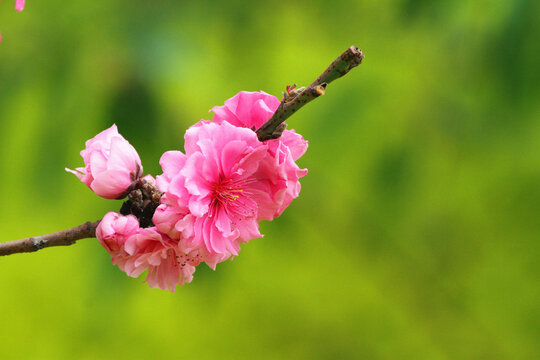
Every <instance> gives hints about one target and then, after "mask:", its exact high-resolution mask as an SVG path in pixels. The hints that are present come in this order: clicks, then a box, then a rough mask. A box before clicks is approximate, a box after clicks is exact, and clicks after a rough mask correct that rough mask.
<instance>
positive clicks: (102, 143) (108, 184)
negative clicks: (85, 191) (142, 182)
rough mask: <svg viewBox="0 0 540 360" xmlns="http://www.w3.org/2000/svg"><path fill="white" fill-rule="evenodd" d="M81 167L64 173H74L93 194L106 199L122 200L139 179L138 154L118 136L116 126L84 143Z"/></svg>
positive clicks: (140, 171)
mask: <svg viewBox="0 0 540 360" xmlns="http://www.w3.org/2000/svg"><path fill="white" fill-rule="evenodd" d="M81 156H82V158H83V160H84V164H85V167H80V168H76V169H75V170H71V169H67V168H66V171H68V172H71V173H73V174H75V175H76V176H77V177H78V178H79V179H80V180H81V181H82V182H83V183H85V184H86V185H87V186H88V187H89V188H90V189H92V191H94V192H95V193H96V194H97V195H99V196H101V197H103V198H106V199H122V198H124V197H126V196H127V194H128V193H129V191H130V190H131V187H133V186H134V184H135V183H136V182H137V180H139V178H140V177H141V176H142V170H143V168H142V164H141V159H140V158H139V154H137V151H136V150H135V148H133V146H131V144H130V143H129V142H128V141H127V140H126V139H124V137H123V136H122V135H120V134H119V133H118V129H117V127H116V125H113V126H111V127H110V128H109V129H107V130H104V131H102V132H101V133H99V134H97V135H96V136H95V137H94V138H92V139H90V140H88V141H87V142H86V148H85V149H84V150H82V151H81Z"/></svg>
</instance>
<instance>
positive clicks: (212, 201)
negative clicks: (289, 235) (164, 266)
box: [153, 121, 287, 267]
mask: <svg viewBox="0 0 540 360" xmlns="http://www.w3.org/2000/svg"><path fill="white" fill-rule="evenodd" d="M185 150H186V155H184V154H182V153H180V152H178V151H174V152H166V153H165V154H164V155H163V156H162V158H161V160H160V164H161V166H162V168H163V175H160V176H157V186H158V188H159V190H160V191H163V192H165V195H164V197H162V203H163V205H161V206H160V207H159V208H158V210H157V211H156V213H155V214H154V219H153V220H154V223H155V224H156V227H157V228H158V229H159V230H160V231H163V232H165V233H167V234H168V235H169V236H171V237H173V238H178V239H179V246H180V247H181V248H182V249H183V251H185V252H187V253H190V254H194V253H196V254H198V255H199V256H200V257H201V258H203V259H204V261H206V262H207V263H208V264H209V265H210V266H212V267H215V264H217V263H218V262H221V261H223V260H225V259H227V258H229V257H231V256H236V255H238V252H239V251H240V244H241V243H243V242H247V241H249V240H251V239H254V238H258V237H262V235H261V234H260V232H259V225H258V221H259V220H261V219H271V218H272V217H273V215H274V214H275V213H277V212H278V211H279V210H280V207H281V206H282V203H283V198H284V194H285V191H286V187H287V179H286V178H283V177H282V175H283V174H282V173H283V172H282V171H279V169H276V168H275V165H274V163H275V159H274V158H273V157H271V156H269V152H268V147H267V145H265V144H263V143H261V142H260V141H258V139H257V136H256V134H255V133H254V132H253V131H252V130H250V129H247V128H242V127H236V126H233V125H231V124H229V123H228V122H226V121H223V122H221V123H220V124H216V123H210V122H207V121H201V122H199V123H198V124H195V125H194V126H192V127H191V128H190V129H188V131H187V132H186V136H185Z"/></svg>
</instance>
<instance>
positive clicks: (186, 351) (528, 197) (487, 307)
mask: <svg viewBox="0 0 540 360" xmlns="http://www.w3.org/2000/svg"><path fill="white" fill-rule="evenodd" d="M12 3H13V1H11V0H10V1H2V2H1V3H0V31H1V32H2V36H3V41H2V42H1V43H0V175H1V185H0V199H2V206H1V207H0V229H1V232H0V240H1V241H8V240H12V239H17V238H22V237H26V236H30V235H38V234H43V233H48V232H53V231H57V230H61V229H65V228H68V227H72V226H76V225H79V224H81V223H83V222H85V221H87V220H92V221H93V220H97V219H99V218H100V217H101V216H103V214H105V213H106V212H107V211H110V210H116V209H119V207H120V205H121V203H120V202H119V201H110V200H104V199H101V198H99V197H97V196H95V195H94V194H92V192H91V191H90V190H89V189H88V188H86V187H85V186H84V185H83V184H82V183H80V182H79V181H78V180H77V179H76V178H75V177H74V176H73V175H70V174H68V173H66V172H65V171H64V167H72V168H73V167H76V166H79V165H80V164H82V160H81V158H80V156H79V151H80V150H81V149H82V148H83V146H84V142H85V141H86V140H87V139H89V138H91V137H93V136H94V135H95V134H97V133H98V132H100V131H101V130H103V129H105V128H107V127H109V126H110V125H111V124H112V123H116V124H117V125H118V126H119V129H120V131H121V133H122V134H123V135H124V136H125V137H126V138H127V139H128V140H129V141H130V142H131V143H132V144H133V145H134V146H135V147H136V149H137V150H138V152H139V154H140V156H141V158H142V160H143V165H144V168H145V172H146V173H151V174H154V175H156V174H159V173H160V168H159V164H158V160H159V158H160V155H161V154H162V153H163V152H164V151H166V150H171V149H182V148H183V134H184V131H185V130H186V129H187V128H188V127H189V126H190V125H191V124H193V123H194V122H196V121H198V120H199V119H201V118H206V119H209V118H210V114H209V113H208V110H209V109H210V108H211V107H212V106H214V105H220V104H223V102H224V100H226V99H227V98H229V97H231V96H233V95H234V94H236V93H237V92H238V91H241V90H253V91H255V90H264V91H266V92H269V93H272V94H275V95H277V96H279V94H281V91H283V90H284V88H285V85H288V84H292V83H298V84H300V85H304V84H309V83H311V81H312V80H313V79H314V78H315V77H316V76H318V75H319V74H320V73H321V72H322V71H323V70H324V69H325V68H326V67H327V65H328V64H329V63H330V62H331V61H332V60H333V59H334V58H335V57H336V56H337V55H338V54H340V53H341V52H342V51H344V50H345V49H346V48H347V47H348V46H350V45H352V44H355V45H357V46H359V47H360V48H361V49H363V50H364V52H365V54H366V58H365V60H364V63H363V64H362V65H361V66H360V67H358V68H356V69H355V70H353V71H352V72H351V73H350V74H348V75H347V76H346V77H345V78H343V79H340V80H338V81H336V82H335V83H333V84H332V85H331V86H329V88H328V89H327V93H326V95H325V96H324V97H323V98H320V99H318V100H317V101H314V102H313V103H311V104H310V105H309V106H307V107H305V108H304V109H302V110H301V111H300V112H299V113H297V114H296V115H295V116H294V117H293V118H291V119H290V121H289V124H290V125H289V126H290V127H292V128H295V129H296V130H297V131H298V132H300V133H301V134H303V135H304V136H305V138H306V139H308V140H309V141H310V147H309V150H308V153H307V154H306V155H305V156H304V157H303V158H302V159H301V160H300V161H299V163H300V165H301V166H303V167H307V168H308V169H309V171H310V172H309V175H308V176H307V177H305V178H304V179H303V181H302V186H303V189H302V193H301V196H300V197H299V198H298V199H297V200H296V201H294V202H293V204H292V205H291V206H290V207H289V208H288V209H287V211H286V212H285V213H284V214H283V216H281V217H280V218H278V219H276V220H275V221H273V222H264V223H262V224H261V227H262V231H263V232H264V234H265V238H263V239H258V240H254V241H252V242H250V243H249V244H246V245H245V246H243V249H242V252H241V254H240V256H239V257H238V258H236V259H234V261H231V262H226V263H223V264H220V265H219V266H218V270H217V271H215V272H214V271H212V270H210V269H208V268H207V267H204V266H200V267H199V269H198V270H197V272H196V274H195V280H194V281H193V283H191V284H189V285H187V286H184V287H180V288H178V289H177V292H176V293H169V292H166V291H161V290H157V289H153V290H152V289H149V288H148V286H147V285H146V284H143V283H142V281H143V279H144V277H141V278H139V279H132V278H129V277H127V276H125V274H123V273H122V272H121V271H119V270H118V269H117V268H116V267H113V266H112V265H111V264H110V260H109V257H108V255H107V253H106V252H105V250H104V249H102V248H101V247H100V245H99V244H98V242H97V241H96V240H95V239H89V240H82V241H80V242H79V243H77V244H76V245H74V246H71V247H65V248H52V249H46V250H44V251H41V252H38V253H34V254H25V255H13V256H9V257H5V258H1V259H0V272H1V277H0V339H1V343H2V345H1V346H0V358H1V359H19V358H21V359H149V358H153V359H161V358H190V359H191V358H192V359H239V358H257V359H277V358H294V359H296V358H298V359H441V360H442V359H490V360H491V359H513V360H515V359H527V360H529V359H538V358H539V356H540V348H539V345H538V339H539V338H540V307H539V300H540V286H539V285H540V284H539V275H540V272H539V267H538V260H539V244H538V241H539V239H540V226H539V219H540V186H539V185H540V145H539V144H540V100H539V99H540V92H539V90H540V41H539V39H540V31H539V19H540V16H539V15H540V2H538V1H534V0H516V1H502V0H501V1H441V2H432V1H412V0H387V1H380V0H371V1H341V0H333V1H313V0H312V1H305V2H296V1H289V2H281V1H265V2H257V1H249V2H248V1H234V0H231V1H227V2H204V1H200V2H198V1H142V0H130V1H128V0H114V1H60V0H50V1H32V0H30V1H28V2H27V7H26V9H25V10H24V11H23V12H22V13H17V12H15V10H14V9H13V4H12Z"/></svg>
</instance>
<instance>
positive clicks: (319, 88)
mask: <svg viewBox="0 0 540 360" xmlns="http://www.w3.org/2000/svg"><path fill="white" fill-rule="evenodd" d="M363 59H364V53H363V52H362V50H360V49H358V48H357V47H356V46H354V45H353V46H351V47H349V48H348V49H347V50H345V52H343V54H341V55H340V56H338V58H337V59H336V60H334V62H332V64H330V66H329V67H328V68H327V69H326V70H325V71H324V72H323V73H322V74H321V75H320V76H319V77H318V78H317V80H315V81H314V82H313V83H312V84H311V85H309V86H308V87H307V88H301V89H299V90H296V91H293V92H292V93H289V89H287V94H285V96H284V97H283V100H282V101H281V104H279V107H278V108H277V110H276V112H275V113H274V115H272V117H271V118H270V119H269V120H268V121H267V122H265V123H264V124H263V125H262V126H261V127H260V128H259V129H258V130H257V131H256V133H257V137H258V138H259V140H260V141H265V140H270V139H276V138H278V137H280V136H281V133H282V132H283V130H285V127H284V126H282V125H281V124H282V123H283V122H284V121H285V120H286V119H287V118H289V117H290V116H291V115H292V114H294V113H295V112H296V111H298V110H299V109H300V108H301V107H302V106H304V105H306V104H307V103H308V102H310V101H311V100H313V99H316V98H318V97H319V96H321V95H324V91H325V89H326V86H327V85H328V84H330V83H331V82H332V81H334V80H336V79H339V78H340V77H342V76H344V75H345V74H347V73H348V72H349V71H351V69H353V68H355V67H356V66H358V65H360V64H361V63H362V60H363Z"/></svg>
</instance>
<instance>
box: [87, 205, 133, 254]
mask: <svg viewBox="0 0 540 360" xmlns="http://www.w3.org/2000/svg"><path fill="white" fill-rule="evenodd" d="M137 231H139V222H138V221H137V218H135V216H133V215H128V216H122V215H120V214H118V213H115V212H112V211H111V212H108V213H107V214H106V215H105V216H104V217H103V219H102V220H101V222H100V223H99V225H98V227H97V229H96V237H97V238H98V240H99V242H100V244H101V245H103V247H104V248H105V250H107V251H108V252H109V253H110V254H111V256H113V257H114V256H116V255H121V254H119V253H123V251H122V249H123V248H124V244H125V242H126V240H127V238H128V237H130V236H131V235H135V234H136V233H137Z"/></svg>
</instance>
